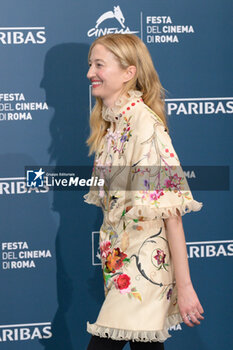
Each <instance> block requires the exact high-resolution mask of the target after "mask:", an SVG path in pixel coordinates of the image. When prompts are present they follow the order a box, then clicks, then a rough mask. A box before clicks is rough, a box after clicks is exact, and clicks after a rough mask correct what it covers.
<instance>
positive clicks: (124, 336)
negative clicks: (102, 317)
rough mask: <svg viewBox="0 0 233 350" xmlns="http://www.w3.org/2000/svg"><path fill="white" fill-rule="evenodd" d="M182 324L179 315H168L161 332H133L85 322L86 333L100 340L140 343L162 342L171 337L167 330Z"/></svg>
mask: <svg viewBox="0 0 233 350" xmlns="http://www.w3.org/2000/svg"><path fill="white" fill-rule="evenodd" d="M181 322H183V320H182V317H181V315H180V314H174V315H170V316H168V317H167V318H166V320H165V326H164V329H162V330H154V331H143V330H141V331H133V330H126V329H119V328H109V327H103V326H98V325H97V324H96V323H94V324H90V323H89V322H87V331H88V333H90V334H93V335H97V336H99V337H102V338H111V339H113V340H133V341H140V342H156V341H159V342H164V341H165V340H166V339H167V338H170V337H171V335H170V334H169V333H168V329H169V328H170V327H172V326H175V325H177V324H179V323H181Z"/></svg>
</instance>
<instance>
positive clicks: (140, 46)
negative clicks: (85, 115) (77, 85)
mask: <svg viewBox="0 0 233 350" xmlns="http://www.w3.org/2000/svg"><path fill="white" fill-rule="evenodd" d="M96 44H101V45H103V46H104V47H105V48H106V49H108V50H109V51H110V52H112V53H113V54H114V55H115V57H116V58H117V60H118V62H119V65H120V67H121V68H122V69H127V68H128V67H129V66H135V67H136V74H135V76H134V77H133V78H132V79H131V80H130V81H128V82H127V83H126V84H125V86H124V89H123V91H122V94H124V93H126V92H128V91H129V90H139V91H141V92H142V94H143V95H142V98H143V100H144V103H145V104H146V105H147V106H148V107H149V108H150V109H152V111H154V112H155V113H156V114H157V115H158V116H159V117H160V119H162V121H163V123H164V126H165V127H166V129H167V130H168V126H167V120H166V113H165V89H164V88H163V87H162V85H161V83H160V80H159V76H158V73H157V72H156V70H155V67H154V64H153V61H152V58H151V55H150V53H149V51H148V49H147V47H146V45H145V44H144V43H143V42H142V40H141V39H139V38H138V37H137V36H136V35H133V34H107V35H104V36H101V37H99V38H97V39H96V40H95V41H94V42H93V43H92V45H91V47H90V50H89V54H88V61H89V59H90V55H91V51H92V49H93V47H94V46H95V45H96ZM102 106H103V102H102V99H101V98H99V97H96V103H95V106H94V108H93V109H92V112H91V115H90V129H91V133H90V136H89V138H88V139H87V144H88V146H89V147H90V151H89V155H91V154H92V153H94V152H96V150H97V148H98V146H99V144H100V141H101V139H102V137H103V136H104V135H105V134H106V131H107V129H108V128H109V126H110V123H109V122H107V121H105V120H104V119H103V118H102V116H101V111H102Z"/></svg>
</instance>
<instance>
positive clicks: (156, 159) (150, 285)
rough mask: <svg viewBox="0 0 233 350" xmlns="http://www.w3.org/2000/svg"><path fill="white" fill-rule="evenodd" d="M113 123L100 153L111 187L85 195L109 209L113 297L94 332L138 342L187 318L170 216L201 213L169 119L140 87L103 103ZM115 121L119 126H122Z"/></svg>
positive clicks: (162, 336) (104, 257)
mask: <svg viewBox="0 0 233 350" xmlns="http://www.w3.org/2000/svg"><path fill="white" fill-rule="evenodd" d="M103 118H104V119H105V120H108V121H110V122H111V127H110V128H109V129H108V131H107V134H106V135H105V137H104V138H103V140H102V142H101V144H100V147H99V149H98V152H97V153H96V157H95V164H94V171H93V175H94V176H102V177H103V178H104V179H105V185H104V186H103V187H102V188H99V189H98V190H97V191H96V189H94V188H92V189H91V190H90V191H89V193H88V194H87V195H85V196H84V197H85V201H86V202H87V203H90V204H95V205H97V206H100V207H102V210H103V213H104V221H103V224H102V226H101V228H100V255H101V261H102V268H103V274H104V287H105V295H106V298H105V301H104V303H103V305H102V308H101V310H100V313H99V316H98V318H97V321H96V322H95V323H94V324H89V323H88V326H87V330H88V332H90V333H91V334H94V335H99V336H101V337H110V338H112V339H125V340H130V339H131V340H135V341H145V342H146V341H161V342H163V341H165V340H166V339H167V338H168V337H169V336H170V335H169V333H168V328H169V327H171V326H173V325H176V324H178V323H180V322H182V318H181V315H180V313H179V309H178V304H177V290H176V284H175V279H174V268H173V264H172V258H171V256H170V251H169V246H168V241H167V237H166V229H165V226H164V221H163V219H164V218H168V217H169V216H170V215H177V214H178V213H180V214H181V215H184V214H185V213H187V212H190V211H192V210H193V211H198V210H200V209H201V207H202V203H199V202H197V201H195V200H194V199H193V196H192V193H191V191H190V189H189V186H188V184H187V181H186V178H185V175H184V173H183V170H182V168H181V166H180V162H179V159H178V156H177V154H176V152H175V150H174V148H173V145H172V142H171V139H170V136H169V134H168V133H167V131H166V130H165V128H164V125H163V123H162V121H161V119H160V118H159V117H158V116H157V115H156V114H155V113H154V112H153V111H151V110H150V109H149V107H147V106H146V105H145V104H144V102H143V100H142V99H141V93H140V92H139V91H130V97H129V99H123V100H118V101H117V103H116V104H115V107H114V108H106V107H104V108H103ZM114 124H115V125H116V128H115V129H114Z"/></svg>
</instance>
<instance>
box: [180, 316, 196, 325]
mask: <svg viewBox="0 0 233 350" xmlns="http://www.w3.org/2000/svg"><path fill="white" fill-rule="evenodd" d="M182 318H183V321H184V323H185V324H186V325H187V326H189V327H194V324H192V322H191V321H190V320H189V318H188V316H187V315H183V316H182Z"/></svg>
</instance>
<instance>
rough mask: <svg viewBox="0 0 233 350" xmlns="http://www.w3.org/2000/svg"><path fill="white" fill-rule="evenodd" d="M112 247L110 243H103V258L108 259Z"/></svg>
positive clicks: (101, 247)
mask: <svg viewBox="0 0 233 350" xmlns="http://www.w3.org/2000/svg"><path fill="white" fill-rule="evenodd" d="M110 246H111V242H110V241H103V242H101V243H100V254H101V257H102V258H107V256H108V254H109V253H110V252H111V249H110Z"/></svg>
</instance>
